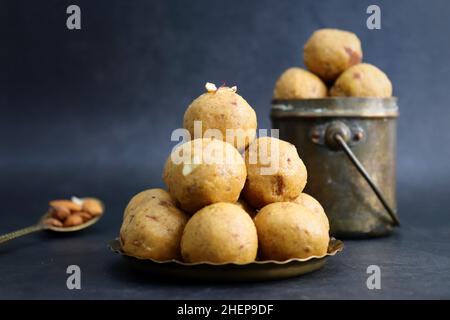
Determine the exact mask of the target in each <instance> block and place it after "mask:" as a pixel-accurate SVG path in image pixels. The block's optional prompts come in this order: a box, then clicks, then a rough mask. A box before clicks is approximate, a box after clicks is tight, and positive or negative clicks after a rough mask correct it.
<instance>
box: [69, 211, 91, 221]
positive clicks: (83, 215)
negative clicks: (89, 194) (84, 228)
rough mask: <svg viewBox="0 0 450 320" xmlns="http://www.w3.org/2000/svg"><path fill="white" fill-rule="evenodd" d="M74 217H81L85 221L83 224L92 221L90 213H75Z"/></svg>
mask: <svg viewBox="0 0 450 320" xmlns="http://www.w3.org/2000/svg"><path fill="white" fill-rule="evenodd" d="M72 215H77V216H80V217H81V218H82V219H83V222H86V221H89V220H91V219H92V216H91V215H90V214H89V212H85V211H79V212H74V213H72Z"/></svg>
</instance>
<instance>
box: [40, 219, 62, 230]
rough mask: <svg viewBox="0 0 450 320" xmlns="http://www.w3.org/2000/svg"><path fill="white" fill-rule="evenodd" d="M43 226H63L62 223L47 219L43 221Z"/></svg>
mask: <svg viewBox="0 0 450 320" xmlns="http://www.w3.org/2000/svg"><path fill="white" fill-rule="evenodd" d="M44 224H46V225H49V226H53V227H59V228H61V227H62V226H63V223H62V222H61V221H59V220H58V219H55V218H48V219H45V220H44Z"/></svg>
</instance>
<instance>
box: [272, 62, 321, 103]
mask: <svg viewBox="0 0 450 320" xmlns="http://www.w3.org/2000/svg"><path fill="white" fill-rule="evenodd" d="M326 96H327V87H326V86H325V84H324V83H323V81H322V80H320V78H319V77H318V76H316V75H315V74H313V73H311V72H309V71H306V70H303V69H302V68H289V69H287V70H286V71H285V72H283V74H282V75H281V76H280V78H278V80H277V82H276V84H275V89H274V91H273V98H274V99H282V100H283V99H284V100H287V99H313V98H323V97H326Z"/></svg>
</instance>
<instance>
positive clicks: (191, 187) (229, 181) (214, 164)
mask: <svg viewBox="0 0 450 320" xmlns="http://www.w3.org/2000/svg"><path fill="white" fill-rule="evenodd" d="M246 175H247V170H246V168H245V162H244V159H243V158H242V155H241V154H240V153H239V152H238V151H237V150H236V148H234V147H233V146H232V145H231V144H229V143H227V142H223V141H221V140H216V139H195V140H191V141H188V142H186V143H184V144H182V145H180V146H178V147H177V148H175V150H174V151H173V152H172V154H171V155H170V156H169V158H168V159H167V161H166V165H165V167H164V172H163V180H164V182H165V183H166V185H167V187H168V189H169V192H170V194H172V195H173V196H174V197H175V199H177V201H178V203H179V204H180V207H181V208H182V209H183V210H185V211H186V212H189V213H194V212H196V211H197V210H199V209H201V208H203V207H204V206H207V205H209V204H212V203H216V202H232V203H234V202H236V201H237V200H238V198H239V195H240V192H241V191H242V188H243V187H244V184H245V178H246Z"/></svg>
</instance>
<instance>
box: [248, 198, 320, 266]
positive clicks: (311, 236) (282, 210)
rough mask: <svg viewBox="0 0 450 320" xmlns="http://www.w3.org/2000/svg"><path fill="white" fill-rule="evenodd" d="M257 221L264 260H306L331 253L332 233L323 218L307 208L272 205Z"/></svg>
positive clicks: (285, 204) (282, 204) (291, 203)
mask: <svg viewBox="0 0 450 320" xmlns="http://www.w3.org/2000/svg"><path fill="white" fill-rule="evenodd" d="M254 221H255V224H256V229H257V230H258V239H259V250H260V251H259V252H260V257H261V259H263V260H277V261H284V260H288V259H291V258H299V259H304V258H308V257H311V256H322V255H324V254H326V253H327V249H328V242H329V235H328V229H327V227H326V225H325V224H324V223H323V221H322V220H321V219H320V218H319V216H317V215H316V214H314V213H313V212H311V211H310V210H308V209H307V208H306V207H304V206H301V205H299V204H297V203H293V202H277V203H272V204H269V205H267V206H265V207H264V208H262V209H261V210H260V211H259V212H258V214H257V215H256V217H255V219H254Z"/></svg>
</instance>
